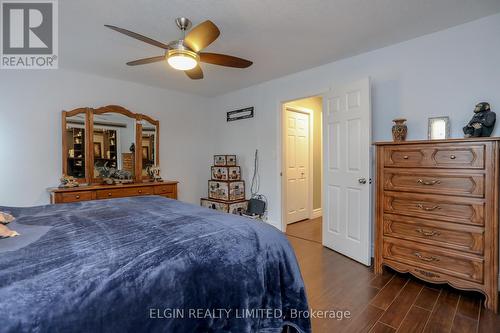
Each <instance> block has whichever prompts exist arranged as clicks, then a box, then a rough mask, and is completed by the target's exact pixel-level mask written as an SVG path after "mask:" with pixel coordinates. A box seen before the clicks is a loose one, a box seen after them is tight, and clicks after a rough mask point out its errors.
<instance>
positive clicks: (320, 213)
mask: <svg viewBox="0 0 500 333" xmlns="http://www.w3.org/2000/svg"><path fill="white" fill-rule="evenodd" d="M322 216H323V210H322V209H321V208H315V209H313V210H312V212H311V217H310V218H311V219H316V218H318V217H322Z"/></svg>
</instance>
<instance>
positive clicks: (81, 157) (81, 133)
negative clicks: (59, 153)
mask: <svg viewBox="0 0 500 333" xmlns="http://www.w3.org/2000/svg"><path fill="white" fill-rule="evenodd" d="M65 120H66V126H65V128H64V134H63V135H64V136H65V137H64V140H65V141H64V142H65V143H66V144H65V147H64V149H65V151H64V153H63V158H65V162H64V163H65V172H64V173H65V174H66V175H67V176H73V177H75V178H78V179H84V178H85V146H86V145H85V121H86V116H85V113H79V114H76V115H74V116H71V117H66V119H65Z"/></svg>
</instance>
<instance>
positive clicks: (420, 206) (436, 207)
mask: <svg viewBox="0 0 500 333" xmlns="http://www.w3.org/2000/svg"><path fill="white" fill-rule="evenodd" d="M417 208H420V209H422V210H425V211H433V210H436V209H441V207H439V205H435V206H432V207H425V206H424V205H422V204H417Z"/></svg>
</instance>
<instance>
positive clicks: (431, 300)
mask: <svg viewBox="0 0 500 333" xmlns="http://www.w3.org/2000/svg"><path fill="white" fill-rule="evenodd" d="M438 296H439V290H436V289H431V288H428V287H427V286H426V287H424V288H423V289H422V291H421V292H420V295H418V297H417V300H416V301H415V305H416V306H419V307H421V308H424V309H426V310H429V311H432V308H433V307H434V304H435V303H436V301H437V299H438Z"/></svg>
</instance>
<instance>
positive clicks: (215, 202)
mask: <svg viewBox="0 0 500 333" xmlns="http://www.w3.org/2000/svg"><path fill="white" fill-rule="evenodd" d="M211 174H212V179H211V180H209V181H208V198H201V200H200V201H201V205H202V206H203V207H206V208H211V209H215V210H219V211H223V212H226V213H231V214H240V215H241V214H242V213H245V212H246V211H247V208H248V201H247V200H246V199H245V182H244V181H243V180H241V169H240V167H239V166H237V165H236V155H215V156H214V166H212V167H211Z"/></svg>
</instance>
